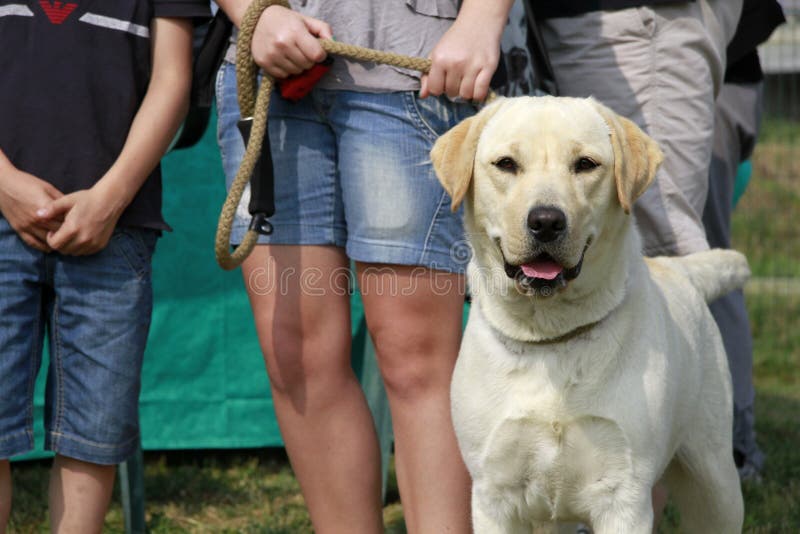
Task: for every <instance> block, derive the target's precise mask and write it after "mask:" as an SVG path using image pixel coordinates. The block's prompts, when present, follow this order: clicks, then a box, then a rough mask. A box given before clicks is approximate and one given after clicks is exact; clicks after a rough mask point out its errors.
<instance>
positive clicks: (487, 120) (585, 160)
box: [431, 97, 662, 299]
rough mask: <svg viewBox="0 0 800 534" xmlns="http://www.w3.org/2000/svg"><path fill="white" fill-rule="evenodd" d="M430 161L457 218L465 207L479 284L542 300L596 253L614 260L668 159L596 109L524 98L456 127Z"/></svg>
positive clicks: (626, 124) (587, 103)
mask: <svg viewBox="0 0 800 534" xmlns="http://www.w3.org/2000/svg"><path fill="white" fill-rule="evenodd" d="M431 158H432V161H433V165H434V168H435V170H436V174H437V176H438V177H439V180H440V181H441V183H442V185H443V186H444V188H445V190H447V192H448V193H449V194H450V196H451V198H452V203H453V209H456V208H457V207H458V206H459V205H460V204H461V203H462V202H464V203H465V207H466V210H465V223H466V230H467V233H468V236H469V239H470V242H471V244H472V246H473V251H474V254H475V259H474V264H475V265H477V267H478V268H479V269H482V270H485V271H486V272H484V273H481V275H482V276H492V277H494V278H495V282H496V278H497V275H498V273H503V274H504V275H505V281H504V283H506V284H510V285H513V286H514V287H515V288H516V290H517V292H518V293H521V294H522V295H524V296H528V297H533V298H537V299H538V298H548V297H553V296H555V295H558V294H559V293H561V292H563V291H564V290H566V289H567V288H568V287H570V285H571V284H573V282H574V281H576V280H578V279H579V277H580V276H581V272H582V271H586V270H587V268H588V267H589V266H588V265H585V262H584V260H587V261H589V260H588V258H589V257H590V256H591V255H593V254H594V255H597V254H599V251H597V252H595V250H596V249H602V250H604V251H606V254H605V256H608V252H609V251H610V253H611V254H613V253H614V250H615V249H617V250H618V249H619V248H620V247H621V246H622V244H621V243H622V241H623V240H624V234H625V233H626V230H627V226H629V225H630V223H629V221H628V219H629V218H630V216H629V214H630V211H631V207H632V205H633V203H634V201H635V200H636V199H637V198H638V197H639V196H640V195H641V194H642V193H643V192H644V191H645V189H646V188H647V187H648V185H649V184H650V182H651V181H652V180H653V178H654V176H655V173H656V170H657V168H658V166H659V164H660V163H661V160H662V155H661V151H660V150H659V148H658V146H657V145H656V143H655V142H654V141H653V140H652V139H650V138H649V137H648V136H647V135H646V134H644V132H642V131H641V130H640V129H639V128H638V127H637V126H636V125H635V124H634V123H632V122H631V121H629V120H627V119H625V118H623V117H620V116H618V115H616V114H615V113H614V112H612V111H611V110H609V109H608V108H606V107H605V106H603V105H601V104H599V103H598V102H596V101H595V100H593V99H577V98H556V97H520V98H510V99H498V101H496V102H494V103H492V104H490V105H489V106H487V107H485V108H484V109H483V110H482V111H481V112H480V113H478V114H477V115H475V116H474V117H471V118H469V119H467V120H465V121H463V122H461V123H460V124H458V125H457V126H456V127H454V128H453V129H451V130H450V131H448V132H447V133H446V134H444V135H443V136H441V137H440V138H439V140H438V141H437V142H436V144H435V145H434V147H433V150H432V152H431ZM599 241H602V242H603V245H602V247H600V246H597V243H598V242H599ZM594 267H600V268H603V267H606V268H610V265H608V262H607V261H605V260H604V262H603V263H602V264H601V265H595V266H594ZM612 274H613V273H605V275H606V276H610V275H612Z"/></svg>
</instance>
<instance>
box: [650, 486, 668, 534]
mask: <svg viewBox="0 0 800 534" xmlns="http://www.w3.org/2000/svg"><path fill="white" fill-rule="evenodd" d="M668 499H669V490H667V486H666V485H665V484H664V483H663V482H662V481H660V480H659V481H658V482H656V485H655V486H653V532H658V525H659V524H660V523H661V517H662V516H663V515H664V508H666V507H667V500H668Z"/></svg>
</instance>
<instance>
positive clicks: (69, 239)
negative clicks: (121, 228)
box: [37, 183, 122, 256]
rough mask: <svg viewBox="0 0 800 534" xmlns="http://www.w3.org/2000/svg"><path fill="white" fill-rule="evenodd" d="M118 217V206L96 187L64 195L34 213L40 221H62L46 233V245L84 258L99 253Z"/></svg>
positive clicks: (119, 210)
mask: <svg viewBox="0 0 800 534" xmlns="http://www.w3.org/2000/svg"><path fill="white" fill-rule="evenodd" d="M98 185H100V184H99V183H98ZM121 214H122V209H121V208H120V207H119V203H118V202H113V201H112V199H110V198H109V197H108V196H107V195H106V193H105V192H104V190H103V189H102V188H101V187H98V186H97V185H96V186H95V187H92V188H91V189H83V190H81V191H76V192H74V193H70V194H69V195H64V196H63V197H61V198H59V199H58V200H56V201H54V202H52V203H51V204H50V205H49V206H47V207H46V208H44V209H41V210H39V211H38V212H37V216H38V217H39V218H40V220H53V219H58V218H63V220H64V222H63V223H62V224H61V227H60V228H58V229H57V230H55V231H51V232H48V233H47V244H48V245H49V246H50V248H52V249H53V250H57V251H58V252H60V253H62V254H67V255H70V256H88V255H90V254H94V253H96V252H100V251H101V250H103V249H104V248H105V247H106V245H108V241H109V239H111V234H112V233H113V232H114V228H115V227H116V225H117V220H118V219H119V217H120V215H121Z"/></svg>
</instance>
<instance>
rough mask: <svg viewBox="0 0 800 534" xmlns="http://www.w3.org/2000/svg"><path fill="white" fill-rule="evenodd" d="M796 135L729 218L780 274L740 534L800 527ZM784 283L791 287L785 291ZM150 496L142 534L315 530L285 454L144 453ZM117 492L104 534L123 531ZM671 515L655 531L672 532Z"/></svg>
mask: <svg viewBox="0 0 800 534" xmlns="http://www.w3.org/2000/svg"><path fill="white" fill-rule="evenodd" d="M798 138H800V129H798V128H797V127H796V125H792V124H787V122H786V121H771V122H768V123H767V124H766V127H765V131H764V134H763V136H762V142H761V143H760V145H759V146H758V148H757V149H756V153H755V154H754V156H753V169H754V171H753V179H752V181H751V185H750V188H749V190H748V192H747V194H746V195H745V196H744V197H743V199H742V201H741V202H740V204H739V206H738V208H737V210H736V213H735V216H734V222H733V232H734V246H735V247H736V248H738V249H740V250H742V251H743V252H745V253H746V254H747V255H748V258H749V259H750V262H751V267H752V269H753V273H754V275H755V276H757V277H781V278H783V277H786V278H789V279H790V280H789V281H787V282H786V283H785V285H783V286H782V285H780V284H779V285H777V287H778V291H777V292H775V291H771V292H758V293H756V292H749V293H748V308H749V312H750V320H751V324H752V329H753V340H754V346H755V356H754V378H755V383H756V391H757V398H756V426H757V428H756V429H757V432H758V436H759V443H760V445H761V447H762V448H763V449H764V452H765V453H766V454H767V464H766V466H765V471H764V480H763V482H762V483H761V484H760V485H753V484H746V485H745V486H744V488H743V489H744V496H745V508H746V519H745V528H744V531H745V532H746V533H748V534H749V533H752V534H782V533H787V534H788V533H794V532H797V531H798V530H800V291H798V290H796V289H792V288H797V287H798V284H800V230H798V227H797V226H796V224H795V223H794V221H791V220H790V218H791V217H793V215H794V214H796V213H800V158H798V157H797V153H798V150H797V148H795V147H796V146H797V141H798ZM781 287H784V288H785V289H786V290H785V291H782V290H781ZM145 464H146V465H145V494H146V498H147V522H148V528H149V532H151V533H154V534H158V533H212V532H213V533H253V534H256V533H259V534H305V533H310V532H311V526H310V522H309V519H308V515H307V513H306V510H305V506H304V503H303V498H302V495H301V494H300V491H299V488H298V486H297V482H296V480H295V478H294V476H293V475H292V472H291V469H290V468H289V466H288V462H287V460H286V456H285V453H284V452H283V450H281V449H264V450H244V451H243V450H238V451H202V452H169V453H159V452H148V453H146V454H145ZM47 470H48V463H47V462H26V463H23V464H17V465H15V466H14V481H15V488H14V489H15V496H14V508H13V511H12V516H11V522H10V525H9V526H10V529H9V531H10V532H11V533H26V534H27V533H39V532H42V533H44V532H48V531H49V525H48V520H47V510H46V508H47V503H46V501H47V498H46V495H47ZM119 503H120V500H119V495H118V494H117V495H115V497H114V500H113V503H112V506H111V509H110V511H109V513H108V515H107V517H106V525H105V532H108V533H112V534H113V533H118V532H123V531H124V519H123V514H122V510H121V507H120V504H119ZM678 521H679V519H678V517H677V514H676V513H675V511H674V510H673V509H671V508H668V510H667V513H666V516H665V520H664V522H663V523H662V525H661V529H660V530H661V532H662V533H664V534H670V533H672V532H678V528H677V524H678ZM384 522H385V525H386V532H387V533H389V534H400V533H403V532H405V527H404V524H403V519H402V505H401V504H400V502H399V497H398V494H397V485H396V481H395V479H394V476H393V472H392V473H390V481H389V492H388V498H387V505H386V507H385V508H384Z"/></svg>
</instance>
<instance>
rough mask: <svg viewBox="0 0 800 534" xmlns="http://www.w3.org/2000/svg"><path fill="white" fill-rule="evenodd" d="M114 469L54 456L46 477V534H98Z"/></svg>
mask: <svg viewBox="0 0 800 534" xmlns="http://www.w3.org/2000/svg"><path fill="white" fill-rule="evenodd" d="M116 468H117V466H115V465H98V464H91V463H88V462H83V461H81V460H75V459H74V458H67V457H65V456H60V455H56V457H55V460H53V470H52V473H51V474H50V531H51V532H54V533H58V534H73V533H74V534H93V533H97V534H100V533H101V532H102V531H103V521H104V520H105V517H106V512H107V511H108V504H109V502H110V500H111V492H112V491H113V489H114V476H115V473H116Z"/></svg>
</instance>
